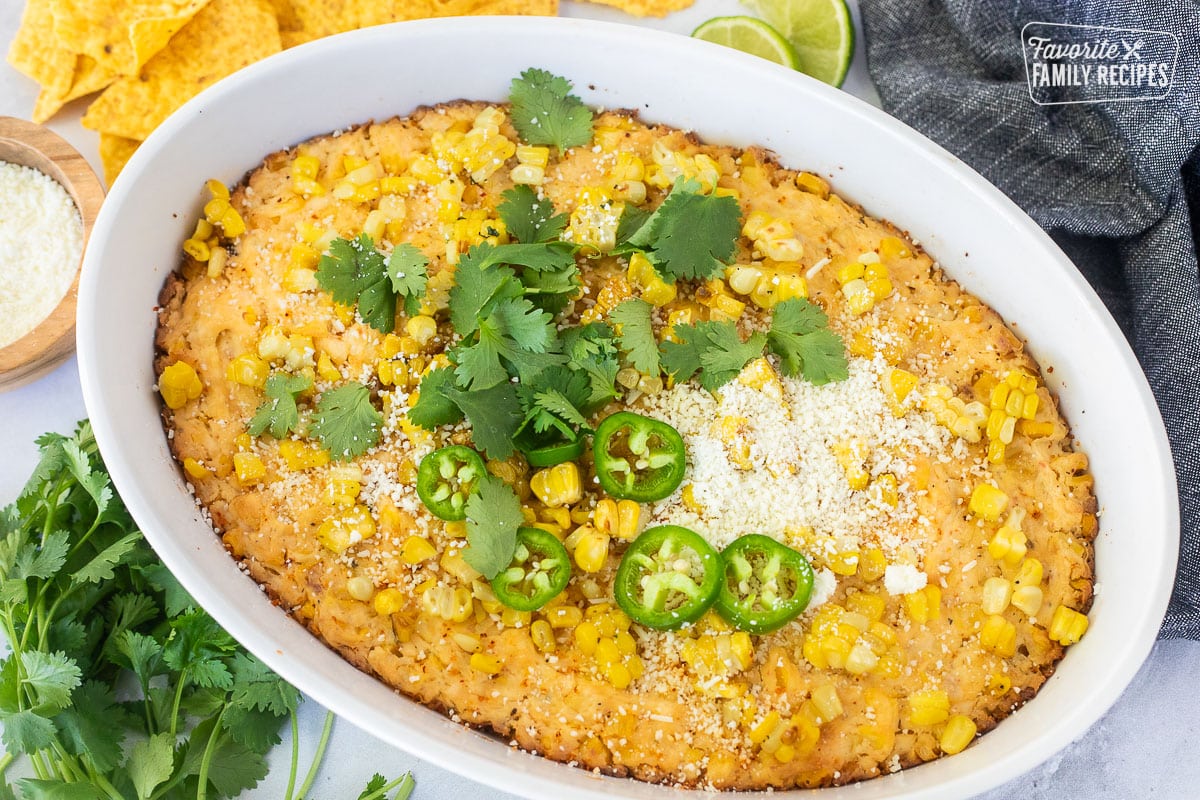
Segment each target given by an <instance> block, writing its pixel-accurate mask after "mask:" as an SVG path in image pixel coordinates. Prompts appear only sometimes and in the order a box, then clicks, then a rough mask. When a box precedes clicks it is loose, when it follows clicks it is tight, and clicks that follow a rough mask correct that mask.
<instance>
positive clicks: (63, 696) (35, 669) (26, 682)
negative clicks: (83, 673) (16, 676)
mask: <svg viewBox="0 0 1200 800" xmlns="http://www.w3.org/2000/svg"><path fill="white" fill-rule="evenodd" d="M21 666H22V668H23V669H24V671H25V677H24V678H23V679H22V680H21V684H22V685H23V686H25V687H27V688H28V689H29V690H30V691H31V692H32V693H33V697H34V699H35V700H36V701H37V704H38V705H48V706H53V707H55V708H59V709H61V708H66V707H67V706H69V705H70V704H71V693H72V692H73V691H74V690H75V688H76V687H77V686H79V678H80V671H79V665H78V664H76V663H75V662H74V661H73V660H71V659H69V658H67V657H66V656H65V655H64V654H62V653H43V652H40V651H38V650H30V651H26V652H24V653H21Z"/></svg>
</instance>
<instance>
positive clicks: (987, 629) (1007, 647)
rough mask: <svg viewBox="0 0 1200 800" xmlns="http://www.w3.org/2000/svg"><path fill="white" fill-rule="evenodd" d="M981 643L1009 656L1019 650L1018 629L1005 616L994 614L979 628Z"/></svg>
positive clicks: (1001, 654) (997, 652)
mask: <svg viewBox="0 0 1200 800" xmlns="http://www.w3.org/2000/svg"><path fill="white" fill-rule="evenodd" d="M979 644H980V645H982V646H983V647H986V648H987V649H989V650H993V651H995V652H996V654H997V655H1000V656H1004V657H1005V658H1008V657H1009V656H1012V655H1013V654H1015V653H1016V652H1017V629H1016V627H1015V626H1014V625H1013V624H1012V623H1011V622H1009V621H1008V620H1006V619H1005V618H1004V617H1001V616H999V615H996V614H993V615H992V616H989V617H988V618H987V620H985V621H984V623H983V627H982V628H980V630H979Z"/></svg>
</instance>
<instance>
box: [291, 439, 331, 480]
mask: <svg viewBox="0 0 1200 800" xmlns="http://www.w3.org/2000/svg"><path fill="white" fill-rule="evenodd" d="M279 455H281V456H282V457H283V461H284V463H285V464H287V468H288V469H289V470H291V471H292V472H302V471H303V470H306V469H313V468H314V467H323V466H325V465H326V464H328V463H329V451H328V450H326V449H325V448H323V447H321V446H320V445H317V444H314V443H312V442H298V441H296V440H295V439H284V440H283V441H282V442H280V443H279Z"/></svg>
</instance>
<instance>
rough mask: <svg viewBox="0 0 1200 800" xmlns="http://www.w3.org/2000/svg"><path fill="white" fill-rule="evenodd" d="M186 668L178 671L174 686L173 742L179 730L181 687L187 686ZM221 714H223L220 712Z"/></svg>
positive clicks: (172, 708) (172, 712) (172, 707)
mask: <svg viewBox="0 0 1200 800" xmlns="http://www.w3.org/2000/svg"><path fill="white" fill-rule="evenodd" d="M187 673H188V668H187V667H184V668H183V669H181V670H180V671H179V682H178V683H177V684H176V685H175V702H174V703H172V704H171V741H174V740H175V734H176V733H177V732H178V728H179V704H180V702H182V701H183V687H184V686H186V685H187V677H188V674H187ZM221 713H222V714H224V713H225V712H224V711H222V712H221Z"/></svg>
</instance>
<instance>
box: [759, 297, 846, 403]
mask: <svg viewBox="0 0 1200 800" xmlns="http://www.w3.org/2000/svg"><path fill="white" fill-rule="evenodd" d="M767 347H769V348H770V350H771V352H773V353H775V354H776V355H777V356H779V365H780V369H781V371H782V372H783V374H784V375H788V376H796V375H803V377H804V379H805V380H807V381H809V382H811V383H814V384H816V385H817V386H821V385H823V384H826V383H830V382H832V381H843V380H845V379H846V378H848V377H849V376H850V372H849V366H848V363H847V360H846V348H845V343H844V342H842V339H841V337H840V336H838V335H837V334H836V333H834V332H833V331H831V330H829V318H828V317H826V316H825V313H824V312H823V311H821V309H820V308H819V307H818V306H817V305H816V304H815V303H811V302H809V301H808V300H805V299H803V298H798V297H797V298H791V299H788V300H784V301H783V302H782V303H780V304H779V305H777V306H775V311H774V313H773V315H772V317H771V329H770V331H768V333H767Z"/></svg>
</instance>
